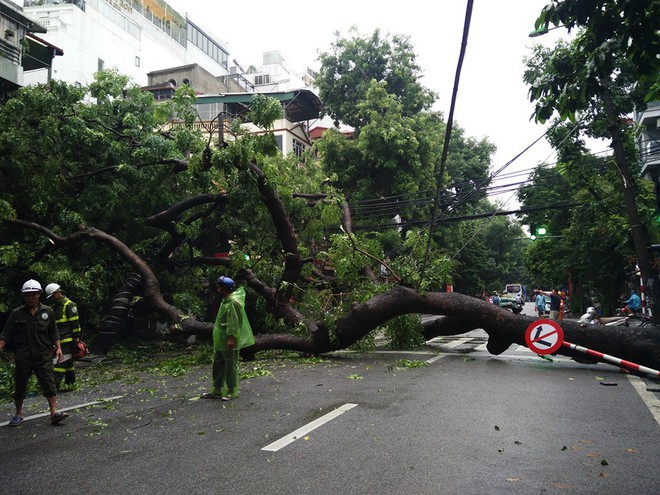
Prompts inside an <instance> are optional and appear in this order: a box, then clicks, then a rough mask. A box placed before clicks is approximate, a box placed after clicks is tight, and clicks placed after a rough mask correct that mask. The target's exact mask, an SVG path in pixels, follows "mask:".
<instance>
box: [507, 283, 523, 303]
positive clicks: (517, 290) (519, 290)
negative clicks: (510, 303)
mask: <svg viewBox="0 0 660 495" xmlns="http://www.w3.org/2000/svg"><path fill="white" fill-rule="evenodd" d="M504 292H508V293H509V297H516V296H517V295H520V299H521V300H522V301H523V302H525V296H524V295H523V286H522V284H517V283H516V284H506V285H505V286H504Z"/></svg>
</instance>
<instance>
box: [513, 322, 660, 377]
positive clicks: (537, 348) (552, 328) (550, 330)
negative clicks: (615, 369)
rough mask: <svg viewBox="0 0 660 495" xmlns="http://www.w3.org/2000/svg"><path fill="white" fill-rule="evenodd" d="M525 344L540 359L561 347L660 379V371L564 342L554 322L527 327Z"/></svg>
mask: <svg viewBox="0 0 660 495" xmlns="http://www.w3.org/2000/svg"><path fill="white" fill-rule="evenodd" d="M525 342H526V343H527V347H528V348H529V350H531V351H532V352H535V353H536V354H538V355H539V356H541V357H543V356H545V355H546V354H554V353H555V352H557V350H559V348H561V347H562V346H563V347H568V348H569V349H571V350H573V351H577V352H582V353H584V354H587V355H589V356H593V357H597V358H598V359H600V360H602V361H605V362H607V363H610V364H615V365H617V366H623V367H625V368H630V369H632V370H635V371H640V372H642V373H646V374H647V375H653V376H656V377H660V371H658V370H654V369H652V368H647V367H646V366H642V365H640V364H637V363H633V362H632V361H627V360H625V359H620V358H618V357H614V356H610V355H609V354H603V353H602V352H598V351H594V350H593V349H587V348H586V347H582V346H579V345H576V344H571V343H570V342H566V341H565V340H564V331H563V330H562V328H561V327H560V326H559V324H558V323H557V322H556V321H554V320H547V319H541V320H536V321H535V322H534V323H532V324H531V325H529V326H528V327H527V330H526V331H525Z"/></svg>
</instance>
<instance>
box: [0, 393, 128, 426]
mask: <svg viewBox="0 0 660 495" xmlns="http://www.w3.org/2000/svg"><path fill="white" fill-rule="evenodd" d="M122 397H124V396H123V395H115V396H114V397H106V398H105V399H99V400H95V401H92V402H85V403H83V404H78V405H76V406H69V407H63V408H58V409H57V412H65V411H73V410H74V409H82V408H83V407H89V406H95V405H97V404H103V403H104V402H110V401H111V400H117V399H121V398H122ZM46 416H50V411H49V412H44V413H39V414H33V415H32V416H26V417H24V418H23V421H29V420H31V419H39V418H45V417H46ZM8 424H9V421H5V422H4V423H0V426H7V425H8Z"/></svg>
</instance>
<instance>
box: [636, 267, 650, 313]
mask: <svg viewBox="0 0 660 495" xmlns="http://www.w3.org/2000/svg"><path fill="white" fill-rule="evenodd" d="M635 275H637V276H638V277H639V297H640V299H641V300H642V314H644V315H645V314H648V313H647V310H646V296H645V295H644V277H642V273H641V272H640V270H639V265H635Z"/></svg>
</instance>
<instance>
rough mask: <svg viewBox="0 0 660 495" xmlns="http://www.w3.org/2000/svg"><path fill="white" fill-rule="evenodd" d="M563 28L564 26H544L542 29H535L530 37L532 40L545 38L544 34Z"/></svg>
mask: <svg viewBox="0 0 660 495" xmlns="http://www.w3.org/2000/svg"><path fill="white" fill-rule="evenodd" d="M562 27H564V26H563V25H559V26H553V27H548V26H547V25H546V26H542V27H540V28H537V29H535V30H534V31H532V32H531V33H529V37H530V38H538V37H539V36H543V35H544V34H546V33H547V32H548V31H552V30H553V29H559V28H562Z"/></svg>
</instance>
